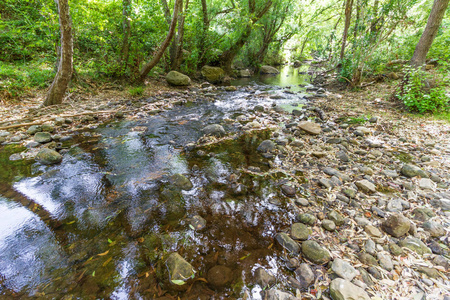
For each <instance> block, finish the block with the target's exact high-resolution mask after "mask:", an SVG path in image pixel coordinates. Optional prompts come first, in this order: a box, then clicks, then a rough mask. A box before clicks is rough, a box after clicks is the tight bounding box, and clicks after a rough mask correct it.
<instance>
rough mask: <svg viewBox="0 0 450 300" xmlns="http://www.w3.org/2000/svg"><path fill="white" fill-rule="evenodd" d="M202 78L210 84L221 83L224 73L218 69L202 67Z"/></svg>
mask: <svg viewBox="0 0 450 300" xmlns="http://www.w3.org/2000/svg"><path fill="white" fill-rule="evenodd" d="M201 72H202V76H203V77H204V78H205V79H206V80H207V81H208V82H210V83H221V82H223V79H224V77H225V71H224V70H223V69H222V68H219V67H211V66H203V68H202V71H201Z"/></svg>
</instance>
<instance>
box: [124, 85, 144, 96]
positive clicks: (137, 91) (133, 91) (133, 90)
mask: <svg viewBox="0 0 450 300" xmlns="http://www.w3.org/2000/svg"><path fill="white" fill-rule="evenodd" d="M128 93H130V95H131V96H133V97H134V96H141V95H142V94H143V93H144V87H142V86H137V87H133V88H130V89H129V90H128Z"/></svg>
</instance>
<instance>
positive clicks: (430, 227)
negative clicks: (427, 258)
mask: <svg viewBox="0 0 450 300" xmlns="http://www.w3.org/2000/svg"><path fill="white" fill-rule="evenodd" d="M422 227H423V229H425V230H426V231H428V232H429V233H430V235H431V236H432V237H434V238H438V237H441V236H443V235H445V229H444V227H443V226H442V225H441V224H438V223H436V222H433V221H426V222H424V223H423V224H422Z"/></svg>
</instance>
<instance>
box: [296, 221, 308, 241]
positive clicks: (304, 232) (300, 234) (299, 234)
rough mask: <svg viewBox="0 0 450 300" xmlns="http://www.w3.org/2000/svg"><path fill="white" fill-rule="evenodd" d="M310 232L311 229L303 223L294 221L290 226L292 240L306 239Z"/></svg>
mask: <svg viewBox="0 0 450 300" xmlns="http://www.w3.org/2000/svg"><path fill="white" fill-rule="evenodd" d="M311 233H312V230H311V229H310V228H309V227H308V226H306V225H305V224H302V223H294V224H292V226H291V237H292V238H293V239H294V240H301V241H306V240H307V239H308V238H309V235H310V234H311Z"/></svg>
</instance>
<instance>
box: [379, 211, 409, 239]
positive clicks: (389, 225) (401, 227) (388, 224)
mask: <svg viewBox="0 0 450 300" xmlns="http://www.w3.org/2000/svg"><path fill="white" fill-rule="evenodd" d="M410 227H411V221H410V220H409V219H408V218H406V217H405V216H403V215H401V214H394V215H392V216H390V217H388V218H387V219H386V220H385V221H384V222H383V223H382V224H381V228H382V229H383V230H384V231H385V232H387V233H389V234H390V235H392V236H394V237H396V238H398V237H401V236H403V235H405V234H407V233H408V231H409V229H410Z"/></svg>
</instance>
